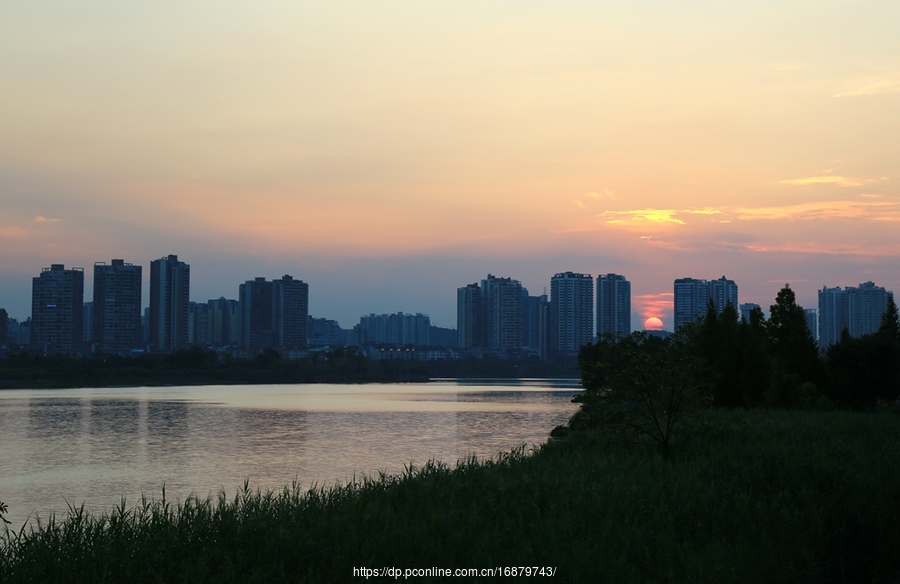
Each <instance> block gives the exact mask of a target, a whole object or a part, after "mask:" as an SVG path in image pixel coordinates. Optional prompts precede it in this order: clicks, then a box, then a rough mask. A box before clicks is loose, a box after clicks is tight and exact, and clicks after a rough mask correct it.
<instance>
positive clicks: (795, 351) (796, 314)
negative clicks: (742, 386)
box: [765, 284, 823, 407]
mask: <svg viewBox="0 0 900 584" xmlns="http://www.w3.org/2000/svg"><path fill="white" fill-rule="evenodd" d="M769 312H770V318H769V321H768V323H767V326H766V328H767V330H768V333H769V347H770V354H771V356H772V360H773V364H774V367H773V371H772V379H771V382H770V384H769V388H768V391H767V393H766V396H765V399H766V401H767V402H768V404H769V405H772V406H788V407H791V406H799V405H803V404H806V403H809V402H811V401H812V400H813V398H814V397H815V395H816V391H817V385H820V384H821V380H822V378H823V375H822V369H821V367H822V365H821V362H820V360H819V350H818V347H817V346H816V341H815V339H813V336H812V332H811V331H810V330H809V325H808V324H807V322H806V315H805V314H804V312H803V309H802V308H800V306H799V305H798V304H797V300H796V297H795V295H794V291H793V290H791V287H790V285H789V284H785V285H784V288H782V289H781V290H779V292H778V296H777V297H776V298H775V304H773V305H772V306H771V307H770V308H769Z"/></svg>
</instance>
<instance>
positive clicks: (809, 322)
mask: <svg viewBox="0 0 900 584" xmlns="http://www.w3.org/2000/svg"><path fill="white" fill-rule="evenodd" d="M803 314H804V316H806V326H808V327H809V332H810V333H812V338H813V339H815V341H816V342H818V341H819V324H818V323H819V316H818V314H816V309H815V308H804V309H803Z"/></svg>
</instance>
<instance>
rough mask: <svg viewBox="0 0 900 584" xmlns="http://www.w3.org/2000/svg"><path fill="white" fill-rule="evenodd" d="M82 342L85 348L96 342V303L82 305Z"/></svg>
mask: <svg viewBox="0 0 900 584" xmlns="http://www.w3.org/2000/svg"><path fill="white" fill-rule="evenodd" d="M81 341H82V342H83V343H84V344H85V346H88V345H90V344H91V343H93V342H94V303H93V302H84V303H82V304H81Z"/></svg>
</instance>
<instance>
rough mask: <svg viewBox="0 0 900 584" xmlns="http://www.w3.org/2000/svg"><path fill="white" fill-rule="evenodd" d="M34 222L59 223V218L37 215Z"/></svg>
mask: <svg viewBox="0 0 900 584" xmlns="http://www.w3.org/2000/svg"><path fill="white" fill-rule="evenodd" d="M34 221H35V223H59V222H60V221H61V219H53V218H50V217H43V216H42V215H38V216H37V217H35V218H34Z"/></svg>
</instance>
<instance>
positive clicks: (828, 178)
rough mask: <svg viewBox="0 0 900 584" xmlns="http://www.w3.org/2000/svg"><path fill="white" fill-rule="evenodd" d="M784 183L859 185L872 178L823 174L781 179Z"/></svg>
mask: <svg viewBox="0 0 900 584" xmlns="http://www.w3.org/2000/svg"><path fill="white" fill-rule="evenodd" d="M779 182H780V183H781V184H783V185H821V184H833V185H837V186H839V187H858V186H860V185H863V184H865V183H867V182H871V179H868V180H864V179H859V178H848V177H845V176H837V175H832V174H827V175H822V176H808V177H805V178H792V179H790V180H783V181H779Z"/></svg>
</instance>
